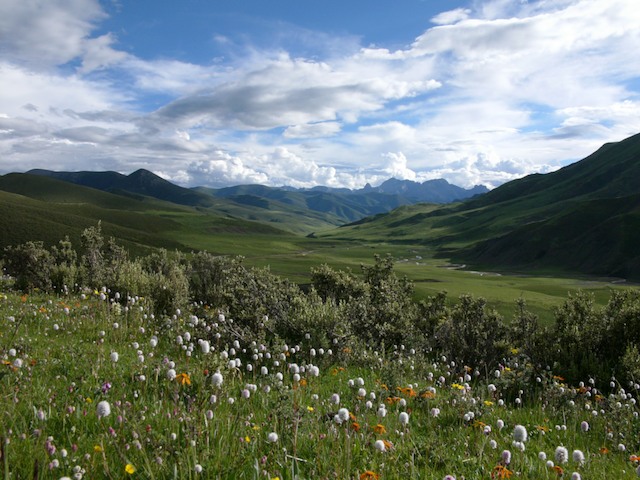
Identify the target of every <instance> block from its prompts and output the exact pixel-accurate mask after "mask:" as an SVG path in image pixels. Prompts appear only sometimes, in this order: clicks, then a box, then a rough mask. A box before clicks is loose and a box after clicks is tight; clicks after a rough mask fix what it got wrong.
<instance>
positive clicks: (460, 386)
mask: <svg viewBox="0 0 640 480" xmlns="http://www.w3.org/2000/svg"><path fill="white" fill-rule="evenodd" d="M451 388H455V389H456V390H464V386H462V385H460V384H459V383H454V384H453V385H451Z"/></svg>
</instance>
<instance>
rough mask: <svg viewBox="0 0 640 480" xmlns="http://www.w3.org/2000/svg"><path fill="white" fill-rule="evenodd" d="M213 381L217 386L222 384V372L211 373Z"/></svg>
mask: <svg viewBox="0 0 640 480" xmlns="http://www.w3.org/2000/svg"><path fill="white" fill-rule="evenodd" d="M211 383H212V384H213V385H215V386H216V387H219V386H220V385H222V374H221V373H220V372H216V373H214V374H213V375H211Z"/></svg>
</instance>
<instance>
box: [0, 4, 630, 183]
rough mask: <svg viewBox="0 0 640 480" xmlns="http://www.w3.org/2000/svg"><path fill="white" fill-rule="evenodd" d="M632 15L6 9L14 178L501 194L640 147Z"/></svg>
mask: <svg viewBox="0 0 640 480" xmlns="http://www.w3.org/2000/svg"><path fill="white" fill-rule="evenodd" d="M638 51H640V9H638V8H637V5H636V1H635V0H608V1H606V2H605V1H602V0H538V1H534V0H529V1H527V0H470V1H458V0H452V1H428V0H398V1H396V2H388V1H371V0H370V1H366V2H365V1H361V0H355V1H351V0H348V1H345V0H342V1H340V2H338V1H335V0H325V1H323V2H311V1H309V2H292V1H284V0H283V1H279V0H273V1H265V0H216V1H206V0H180V1H173V0H101V1H98V0H22V1H20V2H0V173H7V172H12V171H26V170H29V169H31V168H48V169H52V170H71V171H75V170H115V171H119V172H122V173H129V172H131V171H133V170H136V169H138V168H146V169H149V170H151V171H153V172H155V173H157V174H159V175H161V176H163V177H164V178H167V179H168V180H171V181H173V182H175V183H178V184H181V185H185V186H196V185H207V186H213V187H220V186H226V185H237V184H245V183H262V184H267V185H276V186H277V185H292V186H296V187H310V186H315V185H327V186H334V187H349V188H359V187H362V186H363V185H364V184H365V183H367V182H368V183H371V184H373V185H376V184H379V183H381V182H382V181H384V180H385V179H387V178H390V177H396V178H402V179H409V180H415V181H424V180H428V179H432V178H445V179H447V180H448V181H450V182H451V183H454V184H457V185H460V186H464V187H470V186H473V185H476V184H484V185H487V186H489V187H495V186H497V185H500V184H501V183H504V182H506V181H509V180H512V179H514V178H518V177H522V176H524V175H526V174H529V173H534V172H549V171H552V170H555V169H557V168H559V167H561V166H563V165H566V164H568V163H570V162H572V161H575V160H578V159H580V158H583V157H585V156H586V155H588V154H589V153H591V152H592V151H594V150H595V149H597V148H598V147H599V146H600V145H602V144H603V143H605V142H610V141H618V140H622V139H623V138H626V137H628V136H630V135H632V134H635V133H638V132H639V131H640V95H639V94H640V62H637V61H636V60H635V59H636V57H637V52H638Z"/></svg>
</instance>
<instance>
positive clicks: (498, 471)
mask: <svg viewBox="0 0 640 480" xmlns="http://www.w3.org/2000/svg"><path fill="white" fill-rule="evenodd" d="M511 475H513V472H512V471H511V470H509V469H508V468H507V467H505V466H504V465H496V466H495V467H493V471H492V472H491V478H511Z"/></svg>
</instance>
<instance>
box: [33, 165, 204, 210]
mask: <svg viewBox="0 0 640 480" xmlns="http://www.w3.org/2000/svg"><path fill="white" fill-rule="evenodd" d="M27 173H28V174H31V175H40V176H46V177H52V178H56V179H58V180H63V181H65V182H70V183H75V184H76V185H83V186H85V187H91V188H95V189H97V190H103V191H106V192H112V193H117V192H129V193H135V194H138V195H145V196H148V197H153V198H157V199H159V200H165V201H168V202H172V203H177V204H179V205H189V206H202V207H208V206H211V199H210V198H209V197H208V196H207V195H202V194H200V193H199V192H197V191H193V190H191V189H188V188H183V187H180V186H178V185H174V184H173V183H171V182H169V181H167V180H164V179H163V178H161V177H159V176H158V175H156V174H154V173H151V172H150V171H148V170H144V169H140V170H136V171H135V172H133V173H131V174H130V175H123V174H121V173H117V172H53V171H50V170H41V169H36V170H30V171H28V172H27Z"/></svg>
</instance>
